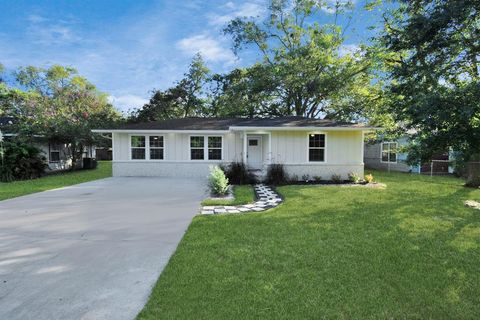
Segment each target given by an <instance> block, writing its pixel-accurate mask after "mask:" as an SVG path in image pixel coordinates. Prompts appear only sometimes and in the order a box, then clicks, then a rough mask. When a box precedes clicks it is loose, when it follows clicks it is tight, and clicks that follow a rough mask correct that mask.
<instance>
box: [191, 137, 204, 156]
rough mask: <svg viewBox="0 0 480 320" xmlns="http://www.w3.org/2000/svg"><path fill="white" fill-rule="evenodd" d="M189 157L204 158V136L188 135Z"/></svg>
mask: <svg viewBox="0 0 480 320" xmlns="http://www.w3.org/2000/svg"><path fill="white" fill-rule="evenodd" d="M190 159H191V160H204V159H205V137H203V136H195V137H193V136H192V137H190Z"/></svg>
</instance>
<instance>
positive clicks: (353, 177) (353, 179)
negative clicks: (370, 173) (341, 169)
mask: <svg viewBox="0 0 480 320" xmlns="http://www.w3.org/2000/svg"><path fill="white" fill-rule="evenodd" d="M348 180H350V182H353V183H359V182H360V176H359V175H358V174H356V173H355V172H350V173H349V174H348Z"/></svg>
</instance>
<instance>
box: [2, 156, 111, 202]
mask: <svg viewBox="0 0 480 320" xmlns="http://www.w3.org/2000/svg"><path fill="white" fill-rule="evenodd" d="M111 176H112V162H111V161H99V164H98V167H97V169H94V170H77V171H73V172H72V171H67V172H65V171H63V172H61V173H56V174H51V175H48V176H44V177H41V178H39V179H35V180H25V181H13V182H9V183H0V200H4V199H10V198H14V197H19V196H24V195H26V194H30V193H35V192H41V191H45V190H50V189H56V188H61V187H66V186H70V185H73V184H77V183H82V182H87V181H92V180H96V179H103V178H107V177H111Z"/></svg>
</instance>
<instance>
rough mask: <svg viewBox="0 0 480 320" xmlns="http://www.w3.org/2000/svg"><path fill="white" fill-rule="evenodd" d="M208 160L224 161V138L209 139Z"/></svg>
mask: <svg viewBox="0 0 480 320" xmlns="http://www.w3.org/2000/svg"><path fill="white" fill-rule="evenodd" d="M208 160H222V137H208Z"/></svg>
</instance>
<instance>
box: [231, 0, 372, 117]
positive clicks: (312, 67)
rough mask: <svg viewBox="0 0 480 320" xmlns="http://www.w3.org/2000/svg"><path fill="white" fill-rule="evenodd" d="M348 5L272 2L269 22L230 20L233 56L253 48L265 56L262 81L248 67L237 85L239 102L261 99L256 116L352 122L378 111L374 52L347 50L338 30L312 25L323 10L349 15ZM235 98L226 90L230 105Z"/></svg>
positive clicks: (361, 48)
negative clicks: (325, 117) (294, 116)
mask: <svg viewBox="0 0 480 320" xmlns="http://www.w3.org/2000/svg"><path fill="white" fill-rule="evenodd" d="M351 3H352V2H351V1H341V2H337V4H336V5H329V4H328V3H327V2H323V1H321V2H317V1H272V4H271V6H270V17H271V18H270V19H269V20H267V21H265V22H264V23H261V22H260V21H256V20H255V19H248V18H236V19H234V20H232V21H231V22H230V23H229V24H228V26H227V27H226V28H225V29H224V32H225V33H226V34H228V35H231V36H232V38H233V46H234V49H235V51H236V52H238V51H239V50H241V49H242V48H243V47H245V46H250V45H253V46H255V47H256V48H257V49H258V50H259V52H260V53H261V55H262V57H263V62H262V63H261V64H260V66H261V70H262V74H261V76H254V77H250V75H249V73H250V71H251V69H250V68H247V70H248V71H245V72H244V73H245V75H246V76H245V81H238V82H237V83H240V87H241V90H240V91H241V92H242V94H241V97H240V101H242V100H244V99H248V100H250V97H252V98H253V101H254V104H258V103H257V102H256V101H257V100H258V99H262V100H263V104H265V105H262V108H261V109H260V111H261V112H262V113H264V114H268V115H274V116H275V115H300V116H307V117H319V116H321V115H324V114H327V115H328V117H330V118H334V119H340V120H352V119H358V118H360V117H364V116H365V115H366V114H369V113H371V111H372V109H373V108H374V106H376V104H375V103H373V102H372V101H375V100H376V99H378V97H377V92H376V91H377V90H369V88H370V87H372V85H371V80H372V69H373V67H374V65H375V51H373V50H370V48H368V47H367V46H365V45H361V46H360V47H358V48H355V49H354V50H350V51H349V50H346V49H345V48H346V47H345V46H344V40H345V39H344V37H343V33H342V29H341V27H340V26H339V25H337V24H324V25H320V24H318V23H316V22H315V23H311V20H312V19H313V17H314V16H315V15H320V14H322V12H323V11H324V10H333V11H335V12H336V14H338V15H340V16H342V15H343V14H345V13H346V12H348V11H350V10H351ZM309 21H310V22H309ZM253 68H257V69H258V68H259V67H258V66H254V67H253ZM253 71H254V70H253ZM254 74H255V73H254ZM248 79H251V81H248ZM237 93H239V91H237V90H235V91H234V94H233V95H232V94H230V93H229V91H225V94H226V95H227V96H228V97H229V99H232V100H233V101H235V100H238V98H239V97H238V96H236V95H235V94H237ZM240 105H243V104H242V103H240Z"/></svg>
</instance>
